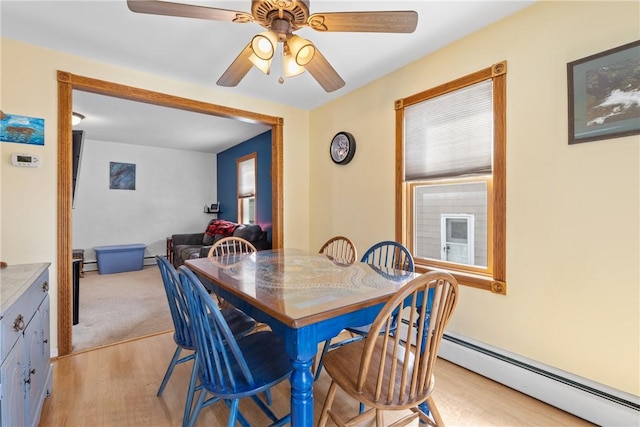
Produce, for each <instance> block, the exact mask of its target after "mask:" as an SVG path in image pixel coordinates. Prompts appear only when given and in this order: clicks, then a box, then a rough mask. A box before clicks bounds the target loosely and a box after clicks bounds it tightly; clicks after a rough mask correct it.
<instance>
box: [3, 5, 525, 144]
mask: <svg viewBox="0 0 640 427" xmlns="http://www.w3.org/2000/svg"><path fill="white" fill-rule="evenodd" d="M534 1H535V0H511V1H509V0H492V1H489V0H469V1H457V0H443V1H432V0H421V1H417V0H413V1H390V0H384V1H383V0H366V1H365V0H350V1H330V0H311V1H310V2H309V4H310V7H309V9H310V13H316V12H337V11H369V10H415V11H417V12H418V27H417V29H416V31H415V32H414V33H411V34H381V33H331V32H329V33H321V32H317V31H314V30H312V29H310V28H302V29H300V30H299V31H297V32H296V33H297V34H298V35H300V36H302V37H304V38H307V39H309V40H311V41H312V42H313V43H314V44H315V45H316V47H317V48H318V50H319V51H320V52H322V54H323V55H324V56H325V57H326V58H327V60H328V61H329V62H330V63H331V65H332V66H333V67H334V68H335V69H336V71H337V72H338V73H339V74H340V75H341V77H342V78H343V79H344V81H345V82H346V85H345V87H343V88H342V89H339V90H337V91H335V92H332V93H326V92H325V91H324V90H323V89H322V88H321V87H320V85H319V84H318V83H317V82H316V81H315V80H314V79H313V78H312V77H311V76H310V75H309V73H303V74H302V75H300V76H297V77H294V78H290V79H286V80H285V83H284V84H279V83H278V77H279V76H280V73H279V71H278V67H277V65H274V66H273V70H272V73H271V75H269V76H267V75H265V74H263V73H261V72H260V71H259V70H257V69H255V68H253V69H251V70H250V71H249V73H248V74H247V75H246V76H245V78H244V79H243V80H242V81H241V82H240V83H239V84H238V86H236V87H232V88H225V87H219V86H216V81H217V80H218V78H219V77H220V76H221V75H222V73H223V72H224V71H225V69H226V68H227V67H228V66H229V64H231V62H232V61H233V60H234V59H235V58H236V56H237V55H238V54H239V53H240V51H241V50H242V48H243V47H244V46H245V45H246V44H247V43H248V42H249V41H250V40H251V38H252V37H253V36H254V35H255V34H256V33H258V32H261V31H262V30H263V28H262V27H260V26H259V25H257V24H254V23H249V24H234V23H229V22H219V21H207V20H200V19H190V18H178V17H169V16H159V15H147V14H139V13H134V12H131V11H130V10H129V9H128V7H127V4H126V1H125V0H117V1H115V0H109V1H54V0H49V1H24V0H19V1H12V0H1V1H0V33H1V35H2V37H7V38H12V39H17V40H21V41H24V42H27V43H31V44H35V45H40V46H43V47H46V48H50V49H54V50H58V51H64V52H68V53H72V54H75V55H80V56H84V57H88V58H92V59H95V60H97V61H102V62H107V63H111V64H115V65H120V66H123V67H126V68H129V69H135V70H139V71H142V72H146V73H150V74H154V75H158V76H162V77H167V78H170V79H173V80H178V81H185V82H189V83H194V84H198V85H201V86H203V87H210V88H211V89H212V90H216V91H222V92H229V93H234V94H241V95H246V96H250V97H254V98H261V99H266V100H269V101H271V102H275V103H281V104H286V105H290V106H294V107H297V108H301V109H313V108H315V107H318V106H320V105H323V104H325V103H326V102H329V101H331V100H333V99H335V98H338V97H340V96H343V95H345V94H346V93H348V92H350V91H353V90H355V89H357V88H359V87H362V86H364V85H366V84H368V83H369V82H371V81H373V80H375V79H377V78H379V77H382V76H384V75H386V74H388V73H390V72H392V71H394V70H396V69H398V68H401V67H403V66H405V65H407V64H409V63H411V62H413V61H415V60H417V59H419V58H421V57H423V56H425V55H427V54H429V53H430V52H433V51H435V50H437V49H439V48H441V47H443V46H445V45H447V44H449V43H452V42H453V41H455V40H457V39H460V38H462V37H464V36H466V35H468V34H471V33H473V32H474V31H476V30H478V29H480V28H482V27H484V26H487V25H489V24H491V23H493V22H496V21H498V20H500V19H502V18H504V17H506V16H508V15H510V14H512V13H514V12H517V11H518V10H520V9H523V8H525V7H527V6H529V5H531V4H532V3H533V2H534ZM183 2H184V3H192V4H199V5H204V6H210V7H219V8H223V9H232V10H238V11H245V12H250V10H251V2H250V1H249V0H242V1H240V0H226V1H183ZM73 108H74V111H78V112H80V113H82V114H84V115H85V116H87V119H86V120H85V121H84V122H83V124H82V126H81V127H80V128H83V129H84V130H86V131H87V136H86V138H88V139H96V140H106V141H114V142H123V143H135V144H142V143H143V140H144V141H147V142H148V143H149V144H150V145H155V146H164V147H176V148H178V147H179V148H181V149H193V150H196V151H209V152H218V151H221V149H224V148H227V147H229V146H231V145H234V144H235V143H237V142H241V141H244V140H246V139H248V138H250V137H252V136H255V135H258V134H260V133H262V132H264V131H265V130H266V128H265V127H256V125H250V124H245V123H240V122H235V121H232V120H228V119H220V118H214V117H211V116H203V115H201V114H197V113H185V112H182V111H178V110H174V109H166V108H164V107H155V106H151V105H146V104H139V103H134V102H130V101H124V100H115V99H113V98H107V97H104V96H100V95H95V94H88V93H82V92H79V91H74V100H73ZM130 109H135V110H130ZM5 112H8V113H10V111H5ZM131 118H135V119H134V120H131ZM98 119H99V120H98ZM94 120H98V122H97V123H94ZM192 121H193V122H192ZM176 123H180V124H181V125H180V126H179V127H178V126H175V124H176ZM152 129H154V130H155V132H154V133H153V134H150V132H151V130H152ZM184 129H189V131H187V132H185V131H184ZM236 132H237V134H236ZM141 136H142V137H141ZM176 143H178V145H176Z"/></svg>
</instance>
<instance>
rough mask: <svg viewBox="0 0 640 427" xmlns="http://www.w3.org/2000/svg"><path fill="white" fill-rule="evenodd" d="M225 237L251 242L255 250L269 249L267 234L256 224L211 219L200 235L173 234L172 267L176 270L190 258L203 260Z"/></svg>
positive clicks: (269, 243)
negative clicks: (215, 244) (216, 243)
mask: <svg viewBox="0 0 640 427" xmlns="http://www.w3.org/2000/svg"><path fill="white" fill-rule="evenodd" d="M227 236H236V237H241V238H243V239H245V240H248V241H249V242H251V244H252V245H253V246H255V247H256V249H257V250H259V251H261V250H265V249H270V248H271V242H270V241H269V240H268V235H267V232H266V231H264V230H263V229H262V227H260V225H258V224H236V223H234V222H230V221H225V220H221V219H212V220H211V221H209V223H208V224H207V227H206V229H205V231H204V232H202V233H191V234H174V235H172V236H171V239H172V240H173V265H174V267H176V268H178V267H179V266H181V265H182V264H184V261H185V260H187V259H192V258H204V257H206V256H207V255H208V253H209V249H211V246H212V245H213V244H214V243H215V242H216V241H218V240H220V239H222V238H223V237H227Z"/></svg>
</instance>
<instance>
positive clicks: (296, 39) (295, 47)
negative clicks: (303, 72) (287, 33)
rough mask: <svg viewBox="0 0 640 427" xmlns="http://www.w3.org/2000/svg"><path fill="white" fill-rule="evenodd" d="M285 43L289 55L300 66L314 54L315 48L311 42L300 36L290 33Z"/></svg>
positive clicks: (307, 61)
mask: <svg viewBox="0 0 640 427" xmlns="http://www.w3.org/2000/svg"><path fill="white" fill-rule="evenodd" d="M287 45H288V46H289V50H290V52H291V55H292V56H293V57H294V58H295V61H296V63H297V64H298V65H300V66H303V67H304V66H305V65H307V64H308V63H309V62H311V60H312V59H313V55H315V54H316V48H315V46H313V44H312V43H311V42H310V41H309V40H306V39H303V38H302V37H300V36H296V35H292V36H291V37H289V38H288V39H287Z"/></svg>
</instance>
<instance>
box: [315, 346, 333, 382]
mask: <svg viewBox="0 0 640 427" xmlns="http://www.w3.org/2000/svg"><path fill="white" fill-rule="evenodd" d="M330 346H331V338H329V339H328V340H326V341H325V342H324V347H322V353H320V360H318V367H317V368H316V375H315V377H314V378H313V380H314V381H318V378H320V371H322V359H324V355H325V354H327V351H329V347H330Z"/></svg>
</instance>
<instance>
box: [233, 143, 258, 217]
mask: <svg viewBox="0 0 640 427" xmlns="http://www.w3.org/2000/svg"><path fill="white" fill-rule="evenodd" d="M257 159H258V153H251V154H249V155H247V156H244V157H240V158H239V159H237V160H236V164H237V170H238V223H239V224H255V223H256V188H257V184H256V176H257V170H256V169H257V167H258V166H257Z"/></svg>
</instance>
